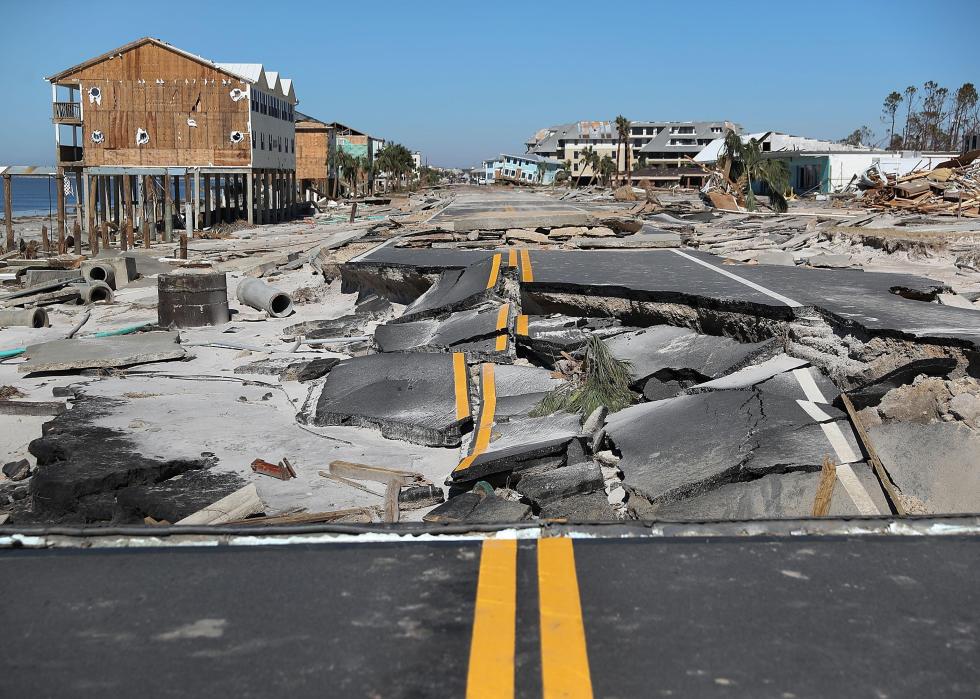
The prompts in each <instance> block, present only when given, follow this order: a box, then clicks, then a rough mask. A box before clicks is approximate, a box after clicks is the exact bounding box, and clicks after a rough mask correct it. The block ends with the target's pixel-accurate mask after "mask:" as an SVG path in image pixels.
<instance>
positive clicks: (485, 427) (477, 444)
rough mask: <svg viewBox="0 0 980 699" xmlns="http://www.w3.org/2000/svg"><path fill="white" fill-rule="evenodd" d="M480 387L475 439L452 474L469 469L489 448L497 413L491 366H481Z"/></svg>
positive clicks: (495, 391)
mask: <svg viewBox="0 0 980 699" xmlns="http://www.w3.org/2000/svg"><path fill="white" fill-rule="evenodd" d="M481 386H482V388H481V401H482V407H481V408H480V424H478V425H477V426H476V439H475V440H474V443H473V449H472V450H470V454H469V456H466V457H464V458H463V460H462V461H460V462H459V464H458V465H457V466H456V468H454V469H453V471H454V472H455V471H462V470H463V469H466V468H469V467H470V465H471V464H472V463H473V460H474V459H475V458H476V457H478V456H479V455H480V454H482V453H483V452H484V451H486V448H487V447H488V446H490V432H491V430H492V428H493V417H494V413H495V412H496V411H497V384H496V383H495V382H494V378H493V364H484V365H483V380H482V382H481Z"/></svg>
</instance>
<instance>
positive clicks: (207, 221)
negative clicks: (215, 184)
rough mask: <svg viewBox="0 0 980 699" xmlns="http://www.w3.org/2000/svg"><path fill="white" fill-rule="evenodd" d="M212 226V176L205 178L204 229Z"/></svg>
mask: <svg viewBox="0 0 980 699" xmlns="http://www.w3.org/2000/svg"><path fill="white" fill-rule="evenodd" d="M210 225H211V175H205V176H204V222H203V223H202V224H201V226H202V227H203V228H207V227H208V226H210Z"/></svg>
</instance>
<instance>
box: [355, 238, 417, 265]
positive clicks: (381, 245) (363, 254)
mask: <svg viewBox="0 0 980 699" xmlns="http://www.w3.org/2000/svg"><path fill="white" fill-rule="evenodd" d="M404 237H405V236H404V235H399V236H395V237H394V238H389V239H388V240H386V241H385V242H383V243H381V244H380V245H375V246H374V247H373V248H371V249H370V250H366V251H365V252H362V253H361V254H360V255H355V256H354V257H352V258H350V259H349V260H347V261H348V262H360V261H361V260H363V259H364V258H365V257H367V256H368V255H370V254H371V253H372V252H377V251H378V250H380V249H381V248H383V247H387V246H388V245H391V244H392V243H394V242H395V241H397V240H401V239H402V238H404Z"/></svg>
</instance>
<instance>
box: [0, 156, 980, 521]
mask: <svg viewBox="0 0 980 699" xmlns="http://www.w3.org/2000/svg"><path fill="white" fill-rule="evenodd" d="M957 172H959V171H958V170H957ZM957 176H959V175H957ZM951 177H952V175H951ZM898 184H902V183H898ZM896 186H897V185H896ZM481 189H483V188H481ZM495 189H496V188H495ZM622 198H623V197H619V198H617V197H616V196H614V195H613V194H612V193H610V192H608V191H596V190H555V191H554V192H551V193H532V194H529V193H526V192H516V193H515V192H513V191H510V190H507V189H503V190H498V191H494V192H487V191H485V189H484V191H476V190H475V189H467V188H451V189H436V190H431V191H428V192H425V193H423V194H413V195H410V196H409V195H402V196H395V197H393V198H392V199H391V201H390V202H386V201H385V200H382V201H381V202H379V203H375V204H365V203H362V204H361V205H360V206H358V208H357V210H356V215H352V216H351V218H352V219H353V221H352V222H348V221H343V220H339V219H340V217H337V216H333V217H331V216H330V215H328V214H315V215H314V216H313V217H312V218H309V219H307V220H305V221H302V222H294V223H284V224H278V225H274V226H262V227H257V228H243V229H239V230H236V231H233V232H230V233H225V234H224V235H223V236H215V237H207V238H203V237H202V238H195V239H193V240H192V241H190V244H189V246H188V259H186V260H184V259H178V258H177V256H176V255H175V254H173V253H174V250H173V249H172V247H167V246H166V245H157V246H154V247H153V248H152V249H151V250H131V251H128V252H126V253H125V254H123V253H120V252H118V251H113V250H103V251H102V252H101V253H99V254H98V255H97V256H94V257H91V258H81V257H76V256H72V255H62V256H57V257H52V258H41V259H31V260H28V259H18V258H16V257H14V256H6V257H7V259H5V260H4V261H3V262H0V264H3V265H5V267H4V271H5V272H8V275H7V277H5V279H7V281H5V282H4V285H3V288H2V289H0V305H2V308H0V326H2V329H0V422H2V424H3V425H4V429H3V430H2V433H3V437H2V440H0V452H2V453H0V458H2V460H3V462H4V464H5V465H4V466H3V476H2V480H0V518H2V519H3V520H5V522H6V524H8V525H32V524H49V523H86V524H142V523H145V524H154V525H155V524H228V523H235V524H239V525H245V524H262V523H265V524H277V523H284V524H310V523H320V522H351V523H358V522H361V523H367V522H398V521H412V520H416V521H417V520H420V519H421V520H424V521H426V522H430V523H494V522H496V523H506V522H520V521H529V520H532V519H536V518H538V519H564V520H569V521H579V522H610V521H618V520H630V519H639V520H678V521H705V520H749V519H759V518H799V517H809V516H837V517H854V516H889V515H904V514H919V513H962V512H977V511H980V383H978V376H980V354H978V351H980V312H978V311H980V308H978V306H977V304H976V300H977V298H978V296H980V271H978V262H977V257H976V255H977V252H976V250H977V247H976V243H975V241H974V236H975V235H976V234H977V232H978V230H980V224H977V223H976V222H975V221H970V220H966V219H964V220H963V221H960V222H953V223H952V224H950V223H949V220H948V219H946V222H945V223H943V222H937V221H936V220H933V219H930V218H928V217H927V216H925V215H924V214H921V213H913V214H907V213H895V212H893V211H892V210H889V211H888V212H885V213H882V212H879V211H877V210H874V211H872V210H869V209H862V210H860V211H855V210H845V209H841V208H839V207H833V206H829V205H828V206H826V207H821V206H817V205H814V202H792V203H791V208H790V211H789V212H788V213H787V214H784V215H771V214H765V213H751V212H737V211H719V210H716V209H713V208H710V207H708V206H706V205H705V204H704V203H702V202H701V201H700V200H699V199H698V198H697V196H696V195H691V194H685V193H678V192H673V193H670V192H662V193H658V194H657V195H652V194H651V195H648V196H644V197H643V198H642V200H640V201H621V200H620V199H622ZM892 208H894V207H892ZM96 267H97V268H98V269H99V270H100V271H97V272H96V275H95V276H96V278H97V279H96V280H95V281H93V280H92V279H93V278H92V275H91V273H90V272H89V270H92V269H94V268H96ZM86 280H88V281H86ZM100 285H104V287H105V289H104V290H102V291H100V292H98V293H95V294H94V295H93V293H92V290H93V288H97V289H102V286H100Z"/></svg>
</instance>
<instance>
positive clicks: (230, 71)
mask: <svg viewBox="0 0 980 699" xmlns="http://www.w3.org/2000/svg"><path fill="white" fill-rule="evenodd" d="M146 44H152V45H154V46H158V47H160V48H162V49H165V50H167V51H171V52H173V53H176V54H178V55H180V56H183V57H184V58H187V59H189V60H191V61H194V62H195V63H199V64H201V65H203V66H207V67H208V68H214V69H215V70H218V71H220V72H222V73H225V74H226V75H228V76H230V77H233V78H238V79H239V80H244V81H246V82H248V83H252V84H258V85H259V86H260V87H263V88H267V89H270V90H272V91H274V92H275V91H277V90H276V83H278V82H279V74H278V73H267V72H266V71H265V69H264V67H263V66H262V64H261V63H226V62H221V63H219V62H215V61H211V60H209V59H207V58H204V57H202V56H198V55H197V54H195V53H191V52H190V51H185V50H184V49H180V48H177V47H176V46H174V45H173V44H168V43H167V42H166V41H162V40H161V39H155V38H153V37H151V36H144V37H142V38H140V39H137V40H136V41H131V42H130V43H128V44H125V45H124V46H120V47H119V48H116V49H113V50H112V51H107V52H106V53H103V54H101V55H99V56H95V57H94V58H90V59H88V60H87V61H83V62H82V63H79V64H78V65H75V66H72V67H71V68H68V69H66V70H63V71H61V72H59V73H56V74H54V75H52V76H49V77H47V78H45V80H47V81H48V82H57V81H58V80H61V79H62V78H64V77H65V76H67V75H71V74H72V73H77V72H78V71H80V70H83V69H85V68H88V67H89V66H93V65H96V64H97V63H102V62H103V61H107V60H109V59H111V58H114V57H116V56H120V55H122V54H124V53H126V52H127V51H132V50H133V49H135V48H139V47H140V46H144V45H146ZM270 76H272V78H271V79H270ZM263 78H264V79H265V84H263V83H262V81H263ZM289 83H290V84H289V87H288V88H286V86H285V85H282V86H281V88H280V89H281V91H282V94H283V95H285V96H287V97H293V98H294V99H295V94H290V92H291V90H292V81H289Z"/></svg>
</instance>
